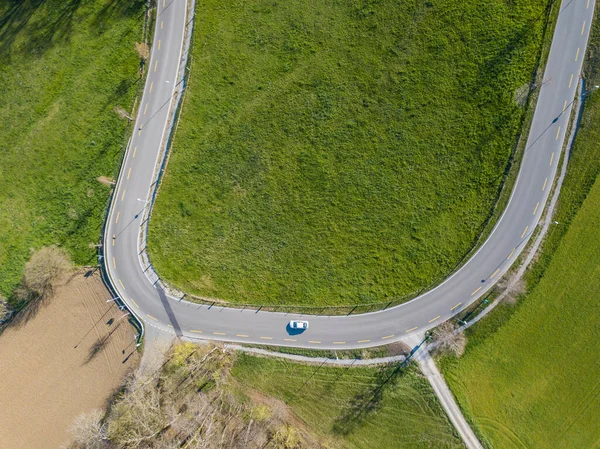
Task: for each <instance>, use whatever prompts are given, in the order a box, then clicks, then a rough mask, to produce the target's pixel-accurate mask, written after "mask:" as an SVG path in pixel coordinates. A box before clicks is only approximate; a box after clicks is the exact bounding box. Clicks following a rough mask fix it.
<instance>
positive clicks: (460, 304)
mask: <svg viewBox="0 0 600 449" xmlns="http://www.w3.org/2000/svg"><path fill="white" fill-rule="evenodd" d="M479 290H481V287H479V288H478V289H477V290H476V291H479ZM461 304H462V302H459V303H458V304H456V305H455V306H454V307H452V308H451V309H450V310H454V309H456V308H457V307H458V306H460V305H461Z"/></svg>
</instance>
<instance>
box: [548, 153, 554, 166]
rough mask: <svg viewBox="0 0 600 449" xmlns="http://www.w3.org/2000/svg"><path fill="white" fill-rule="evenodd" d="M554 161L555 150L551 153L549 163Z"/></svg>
mask: <svg viewBox="0 0 600 449" xmlns="http://www.w3.org/2000/svg"><path fill="white" fill-rule="evenodd" d="M552 161H554V151H553V152H552V154H551V155H550V163H549V164H548V165H552Z"/></svg>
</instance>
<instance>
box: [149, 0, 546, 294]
mask: <svg viewBox="0 0 600 449" xmlns="http://www.w3.org/2000/svg"><path fill="white" fill-rule="evenodd" d="M544 6H545V2H543V1H540V0H536V1H529V0H527V1H525V0H517V1H513V2H509V3H507V2H504V1H501V0H493V1H487V2H478V1H475V0H468V1H467V0H465V1H461V2H456V1H454V0H432V1H421V0H419V1H409V2H400V1H398V0H379V1H372V0H369V1H367V0H359V1H355V2H337V1H332V0H321V1H318V2H305V1H302V0H289V1H286V2H278V3H274V2H270V1H262V0H261V1H254V2H218V1H216V0H201V1H199V2H198V3H197V8H198V14H197V15H196V21H197V22H196V28H195V36H194V45H193V49H192V57H193V60H192V65H191V79H190V83H189V87H188V90H187V93H186V98H185V103H184V107H183V112H182V116H181V121H180V123H179V127H178V131H177V134H176V138H175V140H174V146H173V152H172V155H171V159H170V162H169V167H168V170H167V173H166V176H165V178H164V181H163V184H162V186H161V191H160V195H159V197H158V201H157V203H156V208H155V209H154V214H153V218H152V221H151V224H150V254H151V258H152V260H153V263H154V264H155V266H156V268H157V270H158V272H159V273H161V275H162V276H163V277H164V278H166V279H167V280H169V281H171V282H172V283H173V284H174V285H176V286H178V287H180V288H182V289H184V290H186V291H188V292H190V293H195V294H197V295H201V296H208V297H216V298H221V299H224V300H227V301H231V302H247V303H248V302H250V303H259V304H283V303H287V304H311V305H312V304H318V305H325V304H355V303H369V302H378V301H385V300H389V299H393V298H398V297H401V296H403V295H406V294H409V293H411V292H413V291H415V290H417V289H419V288H422V287H424V286H427V285H429V284H430V283H432V282H434V281H436V280H439V279H441V278H442V277H443V276H444V275H446V274H447V273H448V272H449V271H450V270H451V269H452V268H453V267H454V266H455V265H456V264H457V263H459V262H460V261H461V259H462V258H463V257H464V255H465V254H466V253H467V252H468V251H469V250H470V248H471V247H472V246H473V244H474V242H475V241H476V238H477V236H478V235H479V233H480V232H481V229H482V226H483V225H484V223H485V220H486V218H487V217H488V216H489V215H490V214H491V212H492V207H493V204H494V202H495V200H496V198H497V196H498V192H499V188H500V186H501V182H502V179H503V172H504V170H505V167H506V165H507V161H508V158H509V155H510V154H511V150H512V148H513V147H514V145H515V141H516V137H517V135H518V133H519V130H520V128H521V125H522V117H523V109H522V108H521V107H520V106H519V105H518V104H517V102H516V101H515V98H516V92H517V91H519V92H521V93H522V92H523V87H525V92H526V91H527V89H526V87H527V83H529V82H530V81H531V79H532V74H533V71H534V69H535V67H536V64H537V58H538V56H539V53H540V48H541V41H542V39H541V37H542V33H543V30H544V26H545V24H546V15H544V14H543V9H544ZM537 18H539V20H535V19H537ZM442 237H443V238H442Z"/></svg>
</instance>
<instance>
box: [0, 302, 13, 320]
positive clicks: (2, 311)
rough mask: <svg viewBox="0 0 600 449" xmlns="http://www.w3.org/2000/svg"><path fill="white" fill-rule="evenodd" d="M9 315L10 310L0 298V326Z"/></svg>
mask: <svg viewBox="0 0 600 449" xmlns="http://www.w3.org/2000/svg"><path fill="white" fill-rule="evenodd" d="M11 314H12V311H11V310H10V307H8V304H7V303H6V301H5V300H4V299H3V298H0V324H1V323H3V322H4V321H5V320H6V319H8V317H10V315H11Z"/></svg>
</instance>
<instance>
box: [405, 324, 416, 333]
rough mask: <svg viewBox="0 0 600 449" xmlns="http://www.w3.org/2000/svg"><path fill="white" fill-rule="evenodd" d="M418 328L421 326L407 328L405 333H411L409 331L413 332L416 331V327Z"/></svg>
mask: <svg viewBox="0 0 600 449" xmlns="http://www.w3.org/2000/svg"><path fill="white" fill-rule="evenodd" d="M418 328H419V326H415V327H411V328H410V329H406V330H405V331H404V332H405V333H409V332H412V331H414V330H415V329H418Z"/></svg>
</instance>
